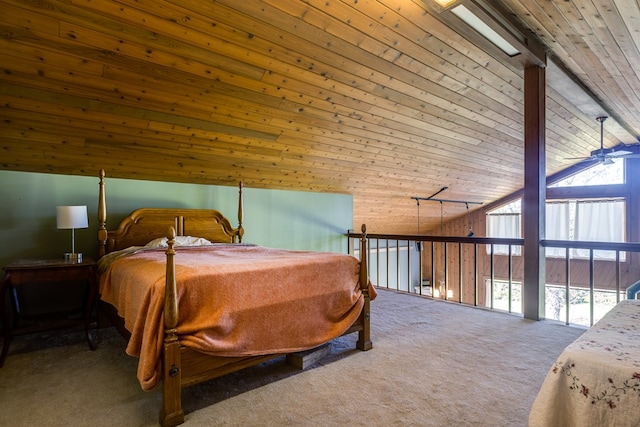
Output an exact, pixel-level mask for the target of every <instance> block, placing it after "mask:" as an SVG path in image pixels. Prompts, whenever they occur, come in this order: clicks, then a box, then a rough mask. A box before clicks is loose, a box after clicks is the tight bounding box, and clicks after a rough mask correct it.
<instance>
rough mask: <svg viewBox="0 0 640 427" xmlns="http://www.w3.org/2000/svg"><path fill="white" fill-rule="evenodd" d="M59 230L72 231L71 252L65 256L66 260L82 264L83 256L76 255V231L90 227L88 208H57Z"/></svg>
mask: <svg viewBox="0 0 640 427" xmlns="http://www.w3.org/2000/svg"><path fill="white" fill-rule="evenodd" d="M57 223H58V229H65V230H68V229H71V252H67V253H65V254H64V258H65V259H70V260H77V261H78V262H82V254H81V253H76V245H75V229H76V228H87V227H89V221H88V219H87V207H86V206H58V207H57Z"/></svg>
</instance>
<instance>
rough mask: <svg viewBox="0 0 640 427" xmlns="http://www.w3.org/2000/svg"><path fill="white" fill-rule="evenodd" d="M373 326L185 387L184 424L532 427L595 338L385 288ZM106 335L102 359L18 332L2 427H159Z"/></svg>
mask: <svg viewBox="0 0 640 427" xmlns="http://www.w3.org/2000/svg"><path fill="white" fill-rule="evenodd" d="M371 321H372V341H373V345H374V348H373V349H372V350H371V351H368V352H360V351H357V350H353V348H354V345H355V338H356V337H355V335H353V336H349V337H342V338H340V339H338V340H336V341H335V342H334V343H333V352H332V354H331V355H330V356H328V357H326V358H325V359H323V360H322V361H321V362H319V363H317V364H316V365H314V366H313V367H311V368H309V369H307V370H305V371H297V370H295V369H294V368H292V367H290V366H288V365H287V364H286V363H285V362H284V360H283V359H275V360H273V361H271V362H268V363H266V364H263V365H259V366H257V367H253V368H250V369H248V370H245V371H242V372H238V373H235V374H231V375H229V376H227V377H224V378H220V379H216V380H212V381H209V382H207V383H204V384H200V385H197V386H194V387H191V388H189V389H187V390H185V391H184V392H183V402H184V409H185V413H186V422H185V425H186V426H289V425H290V426H360V425H361V426H364V425H367V426H378V425H379V426H526V420H527V416H528V413H529V409H530V408H531V405H532V403H533V400H534V398H535V395H536V392H537V390H538V389H539V387H540V385H541V384H542V381H543V380H544V378H545V376H546V373H547V371H548V369H549V367H550V366H551V364H552V363H553V361H554V360H555V358H556V357H557V356H558V355H559V354H560V352H561V351H562V349H563V348H564V347H565V346H566V345H568V344H569V343H570V342H571V341H573V340H574V339H576V338H577V337H578V336H579V335H581V334H582V332H584V330H582V329H578V328H572V327H567V326H563V325H559V324H556V323H552V322H547V321H542V322H533V321H527V320H522V319H520V318H518V317H516V316H512V315H508V314H504V313H495V312H489V311H485V310H481V309H476V308H472V307H466V306H460V305H456V304H450V303H446V302H442V301H433V300H429V299H426V298H421V297H417V296H412V295H407V294H399V293H395V292H392V291H384V290H381V291H380V292H379V296H378V298H377V299H376V300H375V301H374V302H373V303H372V320H371ZM34 338H41V339H39V340H37V339H34ZM98 338H99V344H98V348H97V350H96V351H93V352H92V351H89V350H88V346H87V345H86V342H85V341H84V340H83V337H82V333H81V331H71V332H65V333H62V334H61V333H52V334H41V335H30V336H22V337H17V338H16V339H15V341H14V342H12V344H11V351H10V355H9V357H8V358H7V360H6V363H5V366H4V368H2V369H0V425H2V426H107V425H117V426H153V425H157V417H158V411H159V408H160V392H159V390H158V389H155V390H153V391H151V392H143V391H141V389H140V386H139V385H138V383H137V380H136V379H135V371H136V362H137V360H136V359H134V358H131V357H129V356H126V355H125V354H124V347H125V342H124V340H123V339H122V338H121V337H120V336H119V335H117V334H116V333H115V332H114V331H113V330H112V329H102V330H100V331H99V332H98ZM36 341H39V342H38V343H36Z"/></svg>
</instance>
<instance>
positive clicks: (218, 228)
mask: <svg viewBox="0 0 640 427" xmlns="http://www.w3.org/2000/svg"><path fill="white" fill-rule="evenodd" d="M104 177H105V172H104V170H101V171H100V195H99V199H98V223H99V228H98V245H99V246H98V257H102V256H103V255H104V254H106V253H109V252H112V251H116V250H120V249H125V248H128V247H129V246H143V245H145V244H147V243H149V242H150V241H151V240H153V239H155V238H158V237H166V233H167V229H168V228H169V227H174V229H175V231H176V235H178V236H194V237H203V238H205V239H207V240H209V241H211V242H215V243H236V242H242V236H243V235H244V229H243V227H242V216H243V212H242V209H243V208H242V183H240V185H239V199H238V227H237V228H234V227H233V226H232V225H231V222H230V221H229V220H228V219H227V218H226V217H225V216H224V215H223V214H222V213H221V212H219V211H217V210H215V209H184V208H142V209H137V210H135V211H133V212H131V213H130V214H129V215H128V216H127V217H125V218H124V219H123V220H122V221H120V224H119V225H118V228H117V229H116V230H113V231H109V230H107V229H106V221H107V208H106V196H105V189H104Z"/></svg>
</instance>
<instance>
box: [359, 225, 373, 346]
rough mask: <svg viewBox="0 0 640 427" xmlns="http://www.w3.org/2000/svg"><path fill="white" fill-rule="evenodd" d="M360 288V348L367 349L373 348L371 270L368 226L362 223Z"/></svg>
mask: <svg viewBox="0 0 640 427" xmlns="http://www.w3.org/2000/svg"><path fill="white" fill-rule="evenodd" d="M360 289H361V290H362V295H363V296H364V306H363V307H362V314H361V317H362V330H361V331H359V332H358V342H357V343H356V347H357V348H358V350H362V351H367V350H371V349H372V348H373V343H372V342H371V330H370V323H371V322H370V317H371V313H370V304H371V299H370V297H369V272H368V266H367V226H366V225H365V224H362V235H361V236H360Z"/></svg>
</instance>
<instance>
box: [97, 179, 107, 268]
mask: <svg viewBox="0 0 640 427" xmlns="http://www.w3.org/2000/svg"><path fill="white" fill-rule="evenodd" d="M104 177H105V173H104V169H100V184H99V186H100V190H99V194H98V258H102V257H103V256H104V255H105V253H106V252H107V199H106V197H105V194H104Z"/></svg>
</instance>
